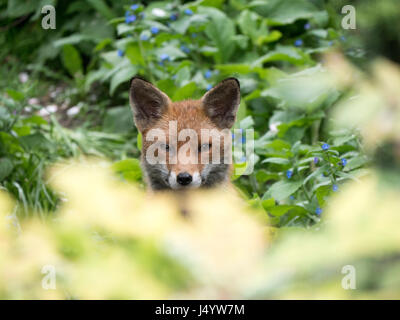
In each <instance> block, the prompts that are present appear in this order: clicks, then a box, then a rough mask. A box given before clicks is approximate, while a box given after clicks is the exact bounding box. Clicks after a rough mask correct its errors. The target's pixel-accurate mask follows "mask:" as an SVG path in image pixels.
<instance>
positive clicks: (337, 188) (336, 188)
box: [332, 184, 339, 192]
mask: <svg viewBox="0 0 400 320" xmlns="http://www.w3.org/2000/svg"><path fill="white" fill-rule="evenodd" d="M332 190H333V191H335V192H336V191H338V190H339V186H338V185H337V184H334V185H332Z"/></svg>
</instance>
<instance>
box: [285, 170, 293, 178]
mask: <svg viewBox="0 0 400 320" xmlns="http://www.w3.org/2000/svg"><path fill="white" fill-rule="evenodd" d="M292 175H293V171H292V170H288V171H286V178H288V179H290V178H291V177H292Z"/></svg>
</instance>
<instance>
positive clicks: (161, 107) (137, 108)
mask: <svg viewBox="0 0 400 320" xmlns="http://www.w3.org/2000/svg"><path fill="white" fill-rule="evenodd" d="M129 98H130V103H131V108H132V111H133V117H134V119H135V123H136V126H137V128H138V129H139V131H141V132H143V131H144V130H146V129H147V128H149V126H151V125H153V124H154V123H155V122H156V121H157V120H158V119H160V118H161V116H162V115H163V114H164V113H165V111H166V110H167V108H168V105H169V104H170V102H171V100H170V99H169V98H168V96H167V95H166V94H165V93H164V92H162V91H161V90H159V89H158V88H156V87H155V86H154V85H152V84H151V83H150V82H148V81H146V80H144V79H142V78H139V77H134V78H132V80H131V88H130V93H129Z"/></svg>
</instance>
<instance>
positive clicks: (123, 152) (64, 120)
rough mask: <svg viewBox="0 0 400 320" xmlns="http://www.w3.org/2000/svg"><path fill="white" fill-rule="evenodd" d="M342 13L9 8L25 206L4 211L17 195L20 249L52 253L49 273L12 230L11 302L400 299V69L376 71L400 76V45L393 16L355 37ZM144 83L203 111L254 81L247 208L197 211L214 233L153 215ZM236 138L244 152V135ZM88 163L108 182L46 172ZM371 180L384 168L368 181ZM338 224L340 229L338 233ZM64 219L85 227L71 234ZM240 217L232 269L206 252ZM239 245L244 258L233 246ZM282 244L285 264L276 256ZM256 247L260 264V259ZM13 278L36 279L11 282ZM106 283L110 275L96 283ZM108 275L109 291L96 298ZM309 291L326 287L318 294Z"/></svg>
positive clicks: (8, 155) (243, 115) (12, 144)
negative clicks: (214, 95) (234, 82)
mask: <svg viewBox="0 0 400 320" xmlns="http://www.w3.org/2000/svg"><path fill="white" fill-rule="evenodd" d="M51 3H52V4H53V5H54V6H55V7H56V12H57V28H56V29H55V30H50V29H49V30H43V29H42V27H41V18H42V16H43V15H42V14H41V7H42V6H43V5H44V4H51ZM342 5H343V1H323V0H296V1H294V0H280V1H278V0H270V1H242V0H231V1H222V0H221V1H219V0H215V1H211V0H200V1H195V2H179V1H162V2H155V1H151V2H150V1H149V2H145V1H143V2H134V3H133V2H131V1H126V2H125V1H118V2H115V1H114V2H111V1H104V0H87V1H83V0H80V1H79V0H77V1H68V2H64V1H46V3H44V2H43V1H31V2H29V5H27V4H26V3H25V2H24V1H19V0H14V1H7V2H5V1H3V2H0V8H1V14H0V28H1V30H2V31H3V32H2V33H1V35H0V45H1V48H2V49H1V50H0V59H2V61H3V62H4V63H2V64H1V66H0V70H1V74H2V77H1V79H0V89H1V93H0V181H1V188H2V189H4V190H5V191H7V193H8V194H11V195H12V196H13V197H14V198H15V200H16V202H14V203H13V205H11V206H8V207H7V206H6V203H8V202H9V200H6V199H8V196H5V197H4V199H3V201H2V202H3V203H4V205H5V207H4V208H3V209H2V212H4V213H5V214H10V213H11V215H10V217H11V221H12V222H13V223H14V226H15V228H13V229H16V230H17V231H18V230H21V224H22V225H24V224H26V230H27V231H26V232H25V231H24V232H22V235H20V236H19V237H18V239H20V241H19V244H18V245H20V246H22V247H21V248H23V247H24V246H30V245H33V244H34V245H36V244H37V245H38V248H40V250H39V249H38V252H43V254H41V255H38V258H37V259H31V257H30V256H29V255H25V254H24V253H21V254H20V255H18V254H14V253H13V250H11V248H12V246H13V243H14V235H12V234H11V235H10V234H8V233H9V232H10V231H4V232H5V233H4V234H5V235H4V237H3V238H1V237H0V241H2V242H0V243H1V244H4V247H5V248H8V249H7V250H5V251H4V253H3V257H2V258H4V259H2V261H8V262H9V267H8V268H4V269H3V273H0V288H2V289H0V296H4V297H11V298H15V297H32V296H33V297H57V298H71V297H72V298H75V297H76V298H88V297H92V298H93V297H94V298H115V297H117V298H121V297H122V298H132V297H134V298H148V297H153V298H154V297H156V298H160V297H171V296H172V297H181V296H183V297H216V298H223V297H253V298H254V297H257V298H266V297H297V296H302V297H304V295H306V296H309V297H314V298H318V297H371V296H372V297H374V296H375V297H388V296H389V297H393V296H395V295H396V294H398V292H397V291H396V290H395V289H394V286H393V283H392V282H391V280H390V279H392V278H393V275H394V274H396V273H398V245H396V243H398V241H397V238H396V234H395V230H392V229H391V227H392V228H393V226H395V225H396V224H395V222H396V221H397V220H396V219H398V217H397V216H396V215H394V212H396V211H395V208H398V205H399V204H398V199H397V198H396V192H397V193H398V189H397V188H398V185H399V180H398V177H399V169H398V168H399V161H400V160H399V159H400V157H399V152H398V145H399V142H398V137H399V127H398V123H400V121H396V120H399V114H400V113H399V112H398V108H399V105H400V104H399V100H398V98H397V90H398V87H399V86H398V85H399V83H400V82H399V75H398V70H397V66H395V65H392V64H391V63H389V62H375V63H373V64H372V63H371V62H372V61H373V60H374V58H376V56H377V55H381V56H382V55H383V56H385V57H386V58H388V59H391V60H392V61H394V62H398V61H397V59H398V55H396V54H395V52H397V51H398V48H399V43H400V41H399V39H398V34H395V32H394V31H393V30H394V29H393V28H389V27H388V26H389V25H394V24H396V23H398V22H397V21H399V20H398V14H396V10H394V9H393V8H394V7H395V6H396V1H395V0H393V1H385V2H376V1H372V0H371V1H364V2H363V3H362V4H361V2H355V4H354V5H355V6H356V8H357V18H358V20H357V23H358V25H357V29H356V30H355V31H353V32H350V31H345V30H343V29H341V27H340V21H341V18H342V15H341V14H340V10H341V7H342ZM382 32H384V36H382ZM28 35H29V36H28ZM396 50H397V51H396ZM135 74H139V75H142V76H144V77H146V78H147V79H149V80H151V81H152V82H153V83H155V84H156V85H157V86H158V87H159V88H160V89H162V90H163V91H164V92H166V93H167V94H168V95H169V96H170V97H171V98H172V99H173V100H182V99H186V98H198V97H200V96H201V95H202V94H204V92H205V91H206V90H209V89H210V87H211V86H213V85H214V84H216V83H218V82H219V81H220V80H222V79H224V78H226V77H229V76H235V77H237V78H238V79H239V80H240V83H241V94H242V102H241V105H240V108H239V113H238V121H237V123H236V124H235V129H243V130H244V129H248V128H253V129H254V130H255V139H256V140H255V152H256V157H255V163H254V166H255V170H254V173H253V174H251V175H243V176H234V177H233V180H234V182H235V185H236V186H237V188H238V190H239V191H240V194H241V195H242V198H243V199H244V200H245V201H246V202H247V206H245V207H241V206H237V207H235V206H232V207H231V206H230V205H228V204H227V203H226V201H223V202H222V201H220V200H218V195H219V194H218V193H216V196H210V195H207V197H212V198H213V199H214V197H215V198H216V199H215V200H213V201H214V202H213V205H212V206H211V204H210V206H207V207H204V205H201V204H200V203H201V201H200V200H196V199H193V203H194V204H198V209H194V210H195V211H196V210H197V211H198V215H197V213H196V214H195V216H196V217H202V216H204V218H198V219H200V220H199V221H197V222H196V223H195V224H194V225H189V224H187V221H181V220H182V218H181V217H177V216H174V214H173V213H174V212H175V213H176V211H177V210H176V208H175V207H174V205H173V204H172V203H173V201H168V200H166V201H167V203H168V204H166V205H165V206H164V207H165V209H163V210H160V208H161V206H162V205H158V206H157V205H156V204H155V205H154V206H153V205H150V204H146V203H143V195H142V194H141V192H142V191H141V190H140V189H143V183H142V180H141V172H140V167H139V161H138V157H139V154H140V153H139V150H140V143H141V137H140V135H138V134H137V131H136V129H135V128H134V126H133V122H132V116H131V112H130V108H129V105H128V82H129V79H130V78H131V77H132V76H133V75H135ZM234 138H235V139H236V141H240V140H242V141H243V142H246V140H245V138H244V137H242V136H241V135H237V133H236V135H235V137H234ZM87 156H92V157H95V158H98V159H102V160H101V161H104V159H108V161H110V162H111V163H109V162H102V165H100V167H101V168H102V169H101V168H98V167H96V166H95V168H98V169H96V170H94V171H98V173H97V174H96V173H92V174H89V173H87V174H85V172H86V171H90V170H88V169H87V168H88V167H89V168H91V167H92V166H94V165H92V164H89V165H87V166H88V167H84V168H83V169H81V171H80V170H79V167H78V168H77V169H71V167H72V168H73V167H74V166H73V165H72V166H71V165H68V166H67V167H64V169H63V170H61V169H58V171H57V170H56V171H52V173H51V174H47V175H46V174H45V173H46V172H47V171H48V168H49V167H51V166H52V165H54V164H55V163H60V162H62V163H63V162H67V160H69V159H75V160H76V161H78V162H81V163H82V162H83V163H86V160H85V158H86V157H87ZM236 160H238V161H236V163H235V166H237V167H245V166H246V165H247V164H248V162H249V161H250V160H251V159H236ZM370 165H373V167H374V168H375V169H374V170H366V167H369V166H370ZM105 166H106V167H109V168H110V169H111V170H112V171H113V172H114V175H115V174H116V175H117V176H119V177H120V178H121V179H120V180H121V183H122V185H118V187H116V189H117V190H120V189H121V190H120V193H118V192H114V191H112V190H113V188H114V187H115V185H114V183H115V181H114V180H113V179H111V180H113V181H112V182H110V180H109V179H108V178H106V177H108V175H107V174H106V173H104V174H103V173H102V172H103V170H104V167H105ZM69 170H72V171H69ZM74 170H75V171H74ZM65 172H68V173H69V174H67V175H66V174H65ZM90 172H92V171H90ZM351 180H353V182H352V183H349V184H348V186H346V182H348V181H351ZM95 181H97V182H98V183H94V182H95ZM360 181H363V182H362V183H359V182H360ZM131 184H133V185H135V187H134V186H131ZM131 188H133V189H131ZM342 189H344V190H343V191H342ZM89 190H90V191H89ZM378 190H379V194H380V196H379V197H378V196H376V197H374V195H376V193H378ZM127 193H129V194H130V195H131V196H130V197H131V198H130V197H128V196H127ZM336 193H338V195H336ZM82 194H85V198H87V199H86V200H85V199H84V197H82ZM332 196H334V198H335V199H333V201H332V203H330V201H329V200H328V199H330V197H332ZM224 197H225V195H221V196H220V198H224ZM99 199H107V201H106V200H104V202H103V201H99ZM367 200H368V201H367ZM160 201H163V200H160ZM210 203H211V202H210ZM361 203H364V206H361ZM167 208H169V209H167ZM195 208H196V206H195ZM238 208H239V209H238ZM326 210H328V212H330V216H331V217H332V218H331V219H328V220H325V219H324V216H325V211H326ZM197 211H196V212H197ZM375 211H376V212H375ZM67 212H70V213H71V212H72V213H75V215H73V214H72V217H74V216H78V217H80V218H79V219H75V220H74V218H72V220H71V219H70V218H68V214H67ZM169 212H170V213H169ZM171 212H172V213H171ZM218 212H222V213H223V214H222V215H218ZM378 212H379V218H377V217H378V216H377V213H378ZM94 213H95V214H94ZM212 213H215V214H216V215H217V216H216V217H214V216H213V215H212ZM228 213H229V214H231V216H229V214H228ZM252 213H253V214H252ZM366 213H368V214H366ZM145 214H149V215H148V218H143V217H142V216H143V215H145ZM225 214H226V215H225ZM252 215H253V216H254V217H253V216H252ZM28 216H34V217H37V216H40V217H41V218H42V220H49V221H48V223H51V228H47V227H45V225H42V224H37V223H36V222H35V221H36V219H34V220H33V221H34V222H30V221H28V220H27V219H24V217H28ZM136 216H137V217H138V218H136ZM328 216H329V214H328ZM85 217H86V218H85ZM54 218H57V219H56V220H57V221H54V220H55V219H54ZM253 218H254V219H256V221H254V220H253ZM136 219H139V222H138V221H137V220H136ZM158 219H159V221H160V223H159V224H158V223H155V221H157V220H158ZM202 219H203V220H202ZM224 219H225V220H224ZM228 219H229V220H230V221H231V227H232V229H229V232H231V233H229V234H230V235H231V237H227V239H225V241H222V244H221V248H220V249H221V250H223V251H224V252H226V254H227V256H226V257H225V256H224V255H222V257H225V258H226V259H225V261H228V262H229V265H226V264H224V261H220V259H218V258H217V257H219V256H220V255H221V253H220V252H213V251H212V250H210V247H212V246H210V245H209V244H210V243H215V241H220V237H221V236H220V235H221V233H223V232H224V231H223V229H221V228H222V226H225V227H226V226H227V224H226V223H224V222H223V221H226V220H228ZM347 219H349V220H347ZM58 220H59V221H58ZM142 220H143V221H142ZM60 221H61V223H60ZM150 221H151V223H150ZM365 221H368V223H367V224H365ZM237 223H238V224H239V225H241V224H242V223H243V228H236V227H235V226H236V225H237ZM88 225H90V226H92V227H93V230H92V231H93V232H94V233H95V235H96V236H95V237H93V232H90V233H88V232H87V228H88ZM134 226H135V227H134ZM206 226H207V227H206ZM210 226H215V228H214V229H212V232H211V231H210V232H209V229H210V228H211V227H210ZM266 226H268V231H267V232H266V233H267V234H268V235H269V237H268V236H265V230H264V229H265V227H266ZM3 227H4V229H5V228H6V227H5V226H3ZM289 227H290V228H289ZM295 227H299V228H295ZM276 228H278V229H276ZM23 229H24V228H23ZM286 229H288V231H285V230H286ZM305 229H307V230H308V231H307V232H305V231H304V230H305ZM177 230H178V231H179V232H176V231H177ZM205 230H207V232H205ZM382 230H385V232H382ZM172 231H174V232H172ZM189 231H190V232H189ZM195 231H196V232H195ZM208 232H209V233H210V236H209V237H207V236H206V234H208ZM227 232H228V231H227ZM175 233H176V234H178V236H177V237H176V238H174V236H173V234H175ZM237 234H242V236H241V237H240V239H242V240H243V243H241V244H237V243H236V242H234V241H233V242H232V243H230V242H229V239H234V238H238V237H237ZM365 234H368V237H367V238H365ZM276 237H277V238H278V239H282V240H277V241H275V240H274V239H275V238H276ZM339 238H340V239H341V241H337V239H339ZM272 240H274V241H272ZM29 241H33V242H32V243H31V244H29ZM202 241H203V242H202ZM207 241H208V242H207ZM396 241H397V242H396ZM316 242H317V243H318V245H315V243H316ZM171 243H172V244H173V245H172V246H171V248H173V249H171V250H167V249H166V248H165V245H166V244H171ZM182 243H184V244H187V246H184V245H182ZM270 243H272V244H273V245H272V250H266V248H267V246H269V244H270ZM249 247H251V248H254V250H253V251H254V255H251V256H248V255H250V253H249V252H248V251H249V250H248V248H249ZM32 248H33V247H32ZM93 248H95V249H94V250H92V249H93ZM196 248H200V249H199V252H198V253H196V254H194V253H193V252H196ZM175 249H176V252H175V251H174V250H175ZM241 250H242V251H241ZM22 251H23V250H22ZM265 252H268V253H267V254H265ZM230 254H231V255H232V256H230ZM315 257H317V258H315ZM322 257H324V258H322ZM235 259H237V260H235ZM222 260H223V259H222ZM49 261H50V262H49ZM100 261H101V262H102V263H103V262H104V261H109V264H108V263H107V264H105V265H104V264H103V265H102V263H100ZM243 261H249V263H248V264H244V265H242V264H241V263H242V262H243ZM266 261H267V262H268V263H267V262H266ZM27 262H30V263H27ZM250 262H251V263H250ZM17 264H24V265H26V268H22V269H17V270H14V269H15V266H16V265H17ZM44 264H54V265H57V266H58V268H59V270H62V271H61V274H62V275H61V276H60V274H58V277H61V278H57V280H58V283H59V284H61V287H62V288H63V289H61V288H60V289H61V290H57V291H54V292H53V291H51V292H48V291H43V290H42V288H41V287H40V280H39V279H40V278H41V277H42V275H41V274H40V273H38V270H39V269H40V268H41V267H40V266H42V265H44ZM344 264H352V265H357V266H358V270H361V271H360V272H361V274H362V277H361V280H360V282H359V283H358V284H359V288H360V289H361V290H359V291H355V292H353V291H346V290H343V289H342V287H341V285H340V277H341V276H342V275H341V274H340V268H341V267H342V266H343V265H344ZM100 265H102V267H99V266H100ZM288 265H292V266H295V267H294V268H293V267H292V268H288ZM156 266H161V267H160V269H158V268H157V267H156ZM378 267H379V268H380V269H379V270H381V271H382V272H381V273H380V276H379V277H378V276H377V275H376V274H375V273H374V270H376V268H378ZM35 268H36V269H35ZM32 270H36V271H32ZM94 270H96V272H97V273H96V276H93V277H91V276H89V275H90V274H92V273H93V272H94ZM110 270H113V271H110ZM128 270H129V271H128ZM132 270H133V271H132ZM338 270H339V271H338ZM119 271H122V273H121V272H119ZM109 272H111V276H110V277H109V281H108V282H105V283H103V284H97V285H95V283H96V280H95V279H104V278H105V277H106V276H105V274H107V273H109ZM240 272H243V275H244V276H243V277H242V278H243V282H240V281H239V282H240V283H236V281H233V280H232V279H237V278H240V277H238V273H240ZM118 274H119V275H121V274H123V275H126V276H127V277H128V278H129V279H131V280H132V281H136V280H137V279H143V283H138V287H137V288H128V286H126V283H130V282H129V281H126V279H127V278H125V277H121V276H118ZM277 275H279V276H280V277H277ZM6 279H9V280H6ZM17 279H19V280H17ZM84 279H86V280H84ZM277 279H278V280H277ZM310 279H311V280H310ZM382 279H383V280H382ZM85 281H87V282H85ZM309 281H312V282H313V283H314V284H315V286H313V287H312V290H311V291H310V290H309V289H307V286H308V284H309ZM82 283H86V285H82ZM306 284H307V286H306ZM317 288H319V289H318V290H317ZM85 290H86V291H85ZM66 292H67V294H66Z"/></svg>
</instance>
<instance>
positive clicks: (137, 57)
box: [125, 43, 146, 66]
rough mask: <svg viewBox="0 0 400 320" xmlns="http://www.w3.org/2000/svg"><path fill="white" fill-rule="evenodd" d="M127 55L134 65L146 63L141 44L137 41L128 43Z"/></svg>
mask: <svg viewBox="0 0 400 320" xmlns="http://www.w3.org/2000/svg"><path fill="white" fill-rule="evenodd" d="M125 55H126V57H127V58H128V59H129V60H130V62H131V63H132V64H133V65H136V64H140V65H142V66H145V65H146V63H145V61H144V58H143V56H142V52H141V51H140V48H139V45H138V44H136V43H135V44H133V43H132V44H129V45H128V47H127V48H126V53H125Z"/></svg>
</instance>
